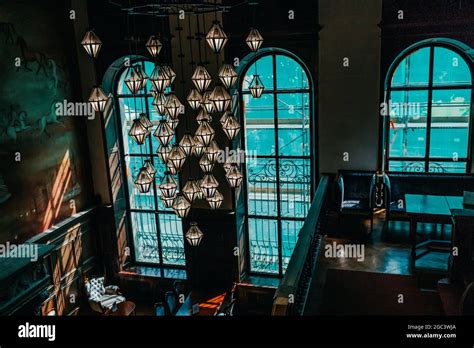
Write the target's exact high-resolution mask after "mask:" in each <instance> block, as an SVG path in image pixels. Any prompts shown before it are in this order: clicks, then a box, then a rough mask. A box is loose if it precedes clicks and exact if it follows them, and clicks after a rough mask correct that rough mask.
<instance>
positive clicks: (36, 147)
mask: <svg viewBox="0 0 474 348" xmlns="http://www.w3.org/2000/svg"><path fill="white" fill-rule="evenodd" d="M0 7H1V8H2V11H1V12H0V243H4V242H5V241H12V242H15V241H16V242H22V241H25V240H27V239H28V238H31V237H32V236H34V235H35V234H38V233H40V232H42V231H44V230H46V229H48V228H49V227H51V226H52V225H53V224H55V223H57V222H59V221H61V220H63V219H65V218H67V217H69V216H71V215H72V214H74V213H76V212H78V211H80V210H81V209H83V208H84V207H85V206H86V205H87V203H88V197H90V194H89V193H88V192H84V186H85V185H84V183H83V179H82V178H83V177H84V175H83V174H82V170H83V163H82V162H83V161H82V156H83V153H84V145H83V144H85V142H84V140H83V141H82V142H80V139H79V135H81V134H83V132H80V131H79V130H78V125H79V124H80V123H81V122H84V120H82V119H77V118H74V117H58V116H57V115H56V112H55V111H56V103H63V101H64V100H69V99H70V98H71V94H72V86H71V83H70V73H69V71H68V68H67V67H68V66H70V64H69V63H70V62H68V60H71V58H70V57H71V56H72V57H73V55H71V54H70V52H71V50H72V51H74V45H71V43H70V42H71V40H72V39H71V37H67V33H65V32H67V30H58V28H59V27H60V26H59V25H58V24H62V23H66V20H67V18H65V17H66V14H65V13H67V12H65V11H64V3H63V4H62V5H61V6H58V2H56V1H43V2H42V3H41V6H38V4H37V3H36V2H35V1H14V2H7V1H0ZM28 13H30V14H31V15H27V14H28ZM18 14H21V16H20V15H18ZM33 14H34V15H33ZM67 24H68V23H66V24H64V25H67ZM71 25H72V24H71ZM71 35H72V31H71Z"/></svg>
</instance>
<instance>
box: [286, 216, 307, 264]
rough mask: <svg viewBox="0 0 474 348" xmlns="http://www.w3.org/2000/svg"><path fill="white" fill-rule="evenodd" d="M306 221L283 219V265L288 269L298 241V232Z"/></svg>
mask: <svg viewBox="0 0 474 348" xmlns="http://www.w3.org/2000/svg"><path fill="white" fill-rule="evenodd" d="M303 224H304V221H298V220H296V221H295V220H282V222H281V242H282V250H281V251H282V267H283V272H285V271H286V268H287V267H288V263H289V262H290V259H291V255H292V254H293V250H294V249H295V245H296V242H297V241H298V234H299V232H300V230H301V227H303Z"/></svg>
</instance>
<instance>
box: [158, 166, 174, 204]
mask: <svg viewBox="0 0 474 348" xmlns="http://www.w3.org/2000/svg"><path fill="white" fill-rule="evenodd" d="M159 188H160V191H161V197H164V198H173V197H175V196H176V190H177V188H178V185H177V184H176V181H175V180H174V178H173V175H172V174H171V173H170V172H168V171H166V172H165V176H164V177H163V179H162V180H161V183H160V186H159Z"/></svg>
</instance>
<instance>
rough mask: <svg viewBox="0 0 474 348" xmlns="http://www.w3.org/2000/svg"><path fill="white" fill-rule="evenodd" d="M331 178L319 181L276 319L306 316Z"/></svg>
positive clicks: (276, 306)
mask: <svg viewBox="0 0 474 348" xmlns="http://www.w3.org/2000/svg"><path fill="white" fill-rule="evenodd" d="M328 187H329V176H326V175H323V176H322V177H321V179H320V181H319V185H318V189H317V190H316V194H315V197H314V199H313V203H312V204H311V208H310V210H309V213H308V216H307V218H306V220H305V222H304V224H303V227H302V228H301V231H300V233H299V235H298V241H297V242H296V246H295V249H294V251H293V254H292V256H291V259H290V262H289V264H288V268H287V270H286V273H285V276H284V277H283V279H282V282H281V283H280V285H279V287H278V289H277V291H276V294H275V297H274V302H273V309H272V315H278V316H283V315H302V314H303V311H304V307H305V304H306V299H307V296H308V290H309V286H310V284H311V278H312V274H313V272H314V268H315V265H316V261H317V259H318V256H319V252H320V248H321V245H322V238H323V237H322V234H321V230H322V224H323V220H324V217H325V216H324V215H325V201H326V194H327V191H328Z"/></svg>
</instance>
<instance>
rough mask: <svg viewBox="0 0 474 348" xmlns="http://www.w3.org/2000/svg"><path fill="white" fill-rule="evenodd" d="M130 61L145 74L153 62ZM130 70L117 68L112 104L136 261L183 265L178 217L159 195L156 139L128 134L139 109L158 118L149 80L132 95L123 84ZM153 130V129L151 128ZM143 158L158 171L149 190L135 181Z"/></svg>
mask: <svg viewBox="0 0 474 348" xmlns="http://www.w3.org/2000/svg"><path fill="white" fill-rule="evenodd" d="M132 64H141V65H142V67H143V68H144V69H145V72H146V73H147V75H148V76H150V75H151V73H152V71H153V68H154V64H153V63H152V62H150V61H145V60H137V61H133V60H132ZM128 73H129V70H128V68H127V67H125V66H124V67H123V69H122V70H121V71H120V72H119V74H118V76H120V77H119V78H118V79H117V84H116V88H115V95H114V97H115V107H116V109H117V110H119V111H120V122H119V127H118V128H119V132H120V133H121V139H122V141H119V142H120V147H121V151H122V156H123V158H124V163H123V166H124V168H125V170H126V178H127V183H126V188H125V189H126V195H127V197H129V200H128V202H127V210H128V213H129V214H128V215H129V220H130V222H131V223H130V226H129V227H130V228H131V230H132V231H131V234H132V236H133V237H132V238H131V240H132V243H133V248H132V249H133V250H132V255H133V258H134V261H135V262H138V263H152V264H160V265H167V266H184V265H185V254H184V239H183V230H182V222H181V219H180V218H178V217H177V216H176V214H175V213H174V212H173V210H172V209H170V208H166V207H165V206H164V205H163V203H162V201H161V199H159V196H160V190H159V188H158V185H159V184H160V182H161V180H162V178H163V173H164V172H165V171H166V169H165V165H164V164H163V162H162V161H161V160H160V159H159V157H158V155H157V153H156V149H157V148H158V141H157V140H156V138H155V137H153V136H152V135H151V134H150V135H149V136H148V137H147V139H146V141H145V143H144V144H143V145H137V143H136V142H135V141H133V140H132V138H131V137H130V136H129V135H128V132H129V130H130V127H131V126H132V123H133V120H134V119H136V118H138V117H139V115H140V113H146V115H147V116H148V118H149V119H150V120H151V122H152V123H153V125H154V126H155V127H154V129H155V128H156V126H157V125H158V123H159V120H160V119H161V116H160V115H159V114H158V113H157V111H156V110H155V109H154V107H153V105H152V101H153V95H152V94H151V93H150V90H151V83H150V82H149V81H148V83H147V86H146V87H145V89H144V90H143V92H142V93H141V94H136V95H133V94H131V92H130V90H129V89H128V88H127V86H126V84H125V82H124V81H125V79H126V78H127V77H128V76H127V74H128ZM152 133H153V131H152ZM145 160H151V161H152V163H153V165H154V166H155V168H156V169H157V173H156V175H155V182H154V183H153V185H152V187H151V189H150V191H149V192H148V193H140V192H139V190H138V189H137V187H136V185H135V184H134V179H135V178H136V177H137V174H138V172H139V171H140V168H141V167H142V166H143V163H144V161H145Z"/></svg>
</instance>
